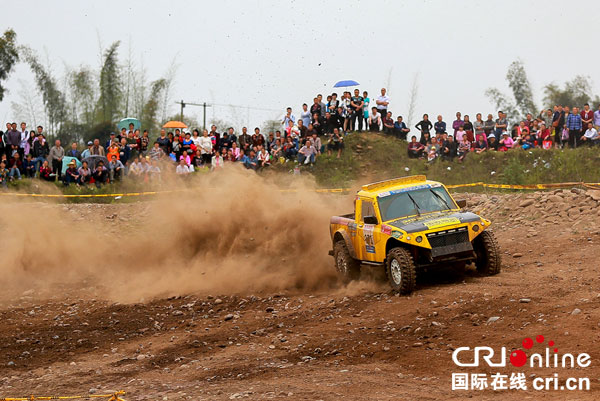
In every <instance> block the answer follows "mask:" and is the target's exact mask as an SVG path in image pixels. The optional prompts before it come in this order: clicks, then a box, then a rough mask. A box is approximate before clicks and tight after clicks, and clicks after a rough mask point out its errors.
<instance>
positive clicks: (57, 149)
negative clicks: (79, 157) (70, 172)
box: [48, 139, 65, 180]
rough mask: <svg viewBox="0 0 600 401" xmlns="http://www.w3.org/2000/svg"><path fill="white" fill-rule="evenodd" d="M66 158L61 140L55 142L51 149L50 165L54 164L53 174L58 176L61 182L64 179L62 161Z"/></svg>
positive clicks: (49, 155)
mask: <svg viewBox="0 0 600 401" xmlns="http://www.w3.org/2000/svg"><path fill="white" fill-rule="evenodd" d="M64 156H65V150H64V149H63V147H62V146H60V140H59V139H57V140H56V141H55V142H54V146H52V148H51V149H50V153H49V154H48V158H49V159H50V163H51V164H52V173H54V174H56V176H57V177H58V179H59V180H60V179H61V177H62V159H63V157H64Z"/></svg>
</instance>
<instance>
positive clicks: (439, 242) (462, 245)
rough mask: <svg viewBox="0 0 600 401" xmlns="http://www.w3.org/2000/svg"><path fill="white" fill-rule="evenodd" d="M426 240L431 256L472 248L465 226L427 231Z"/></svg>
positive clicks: (465, 250) (470, 249)
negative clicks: (432, 231)
mask: <svg viewBox="0 0 600 401" xmlns="http://www.w3.org/2000/svg"><path fill="white" fill-rule="evenodd" d="M427 240H429V244H431V248H432V249H431V255H432V256H433V257H437V256H444V255H448V254H452V253H461V252H467V251H472V250H473V246H472V245H471V242H470V241H469V233H468V231H467V227H459V228H453V229H451V230H444V231H437V232H434V233H429V234H427Z"/></svg>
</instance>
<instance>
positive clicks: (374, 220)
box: [363, 216, 379, 225]
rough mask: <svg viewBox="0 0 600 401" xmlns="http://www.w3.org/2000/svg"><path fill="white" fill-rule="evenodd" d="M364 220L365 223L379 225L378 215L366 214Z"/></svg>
mask: <svg viewBox="0 0 600 401" xmlns="http://www.w3.org/2000/svg"><path fill="white" fill-rule="evenodd" d="M363 221H364V222H365V224H373V225H377V224H378V223H379V221H377V217H376V216H365V217H363Z"/></svg>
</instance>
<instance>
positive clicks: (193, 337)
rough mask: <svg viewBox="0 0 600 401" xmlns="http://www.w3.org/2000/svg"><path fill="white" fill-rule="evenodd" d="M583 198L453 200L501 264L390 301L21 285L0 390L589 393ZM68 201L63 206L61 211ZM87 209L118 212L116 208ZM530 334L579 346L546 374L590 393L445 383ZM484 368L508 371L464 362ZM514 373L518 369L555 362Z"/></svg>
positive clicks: (359, 296)
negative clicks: (478, 349)
mask: <svg viewBox="0 0 600 401" xmlns="http://www.w3.org/2000/svg"><path fill="white" fill-rule="evenodd" d="M592 196H593V197H592ZM595 197H597V195H596V194H595V193H593V194H591V193H573V192H570V191H568V190H565V191H562V192H555V193H544V194H539V193H538V194H529V195H489V196H488V195H470V196H468V199H469V200H470V203H469V205H470V207H471V208H472V209H474V210H475V211H481V210H483V212H482V214H483V215H484V216H486V217H488V216H489V217H490V218H491V219H492V221H493V222H494V230H495V232H496V235H497V237H498V239H499V242H500V244H501V246H502V250H503V269H504V270H503V272H502V273H501V274H500V275H498V276H495V277H479V276H477V275H476V274H475V273H474V272H473V271H467V273H466V275H464V276H460V275H455V274H452V273H449V272H438V273H428V274H426V275H424V276H421V277H420V278H419V286H418V289H417V291H416V292H415V293H414V294H413V295H412V296H410V297H398V296H394V295H393V294H392V293H390V292H389V291H388V287H387V284H386V283H385V282H382V281H378V280H377V279H376V278H370V279H366V280H363V281H361V282H358V283H354V284H351V285H350V286H349V287H346V288H333V289H330V290H321V291H318V292H308V291H303V290H300V291H299V290H287V291H282V292H280V293H277V294H273V293H261V292H254V293H253V292H252V291H245V292H243V293H239V294H237V295H231V294H229V295H221V294H217V293H213V294H204V293H203V294H191V295H186V294H182V295H181V296H177V297H171V298H168V299H165V298H162V299H156V300H153V301H148V302H145V303H136V304H118V303H113V302H109V301H105V300H103V298H102V297H101V296H97V297H95V298H96V299H92V298H91V297H90V296H89V295H86V294H89V293H90V292H97V291H98V290H97V289H95V290H91V288H93V284H92V283H83V284H82V286H81V287H80V288H78V289H73V288H71V287H68V288H67V287H65V288H61V289H57V288H54V289H53V295H51V296H50V299H48V300H44V301H40V300H39V295H40V294H38V291H37V290H35V291H26V292H25V293H23V294H22V295H21V296H20V298H18V299H13V300H12V301H9V302H5V303H4V305H3V307H2V310H1V312H0V319H1V321H2V326H1V327H0V347H1V352H0V390H1V391H0V397H8V396H23V395H29V394H36V395H69V394H79V393H88V392H92V393H94V392H95V393H106V392H110V391H111V390H118V389H123V390H126V391H127V392H128V395H127V396H125V398H126V399H127V400H144V399H148V400H150V399H152V400H157V399H158V400H160V399H164V400H167V399H168V400H179V399H193V400H202V399H206V400H215V399H224V400H227V399H236V398H245V399H289V400H296V399H302V400H318V399H322V400H339V399H341V398H345V399H349V400H372V399H377V400H380V399H381V400H385V399H390V400H392V399H393V400H397V399H424V400H429V399H431V400H433V399H464V398H467V397H473V398H475V399H489V398H495V399H496V398H497V399H522V398H526V399H527V398H529V399H539V398H545V399H550V398H555V399H598V398H600V393H599V389H600V383H599V382H598V378H599V377H600V367H599V361H600V347H599V344H600V337H599V334H600V309H599V308H598V307H599V306H600V289H599V288H600V287H599V281H600V280H599V271H600V269H599V267H598V262H597V261H598V257H599V256H600V231H599V228H600V225H599V223H600V215H599V214H598V213H597V210H598V207H597V205H598V201H600V197H599V198H598V199H595ZM529 199H532V200H533V202H529ZM529 203H532V204H531V205H528V204H529ZM81 208H85V205H73V206H69V207H68V208H67V209H69V212H72V213H73V215H74V216H75V215H77V214H78V213H79V212H80V209H81ZM99 209H100V210H101V213H104V214H105V215H106V216H112V215H113V214H115V215H118V216H124V218H125V221H127V220H129V219H130V216H128V213H131V212H130V210H131V206H130V205H125V206H119V205H116V206H115V205H109V206H102V207H100V208H99ZM511 216H512V217H511ZM325 229H326V228H325ZM375 276H376V274H375ZM88 290H89V291H88ZM44 295H46V294H44ZM492 317H498V318H499V319H490V318H492ZM540 334H542V335H544V336H545V338H546V339H552V340H553V341H554V342H555V343H556V346H557V347H558V348H559V349H560V351H561V352H570V353H574V354H577V353H582V352H586V353H588V354H590V355H591V359H592V364H591V366H590V367H588V368H586V369H559V370H558V372H559V374H560V377H563V378H565V377H568V376H574V377H581V376H583V377H589V378H590V381H591V391H587V392H586V391H574V392H568V391H566V390H565V391H532V390H529V391H527V392H524V391H518V390H505V391H498V392H493V391H492V390H485V391H483V392H478V391H454V392H453V391H451V374H452V372H463V371H466V372H475V370H473V369H475V368H471V369H469V368H459V367H455V366H454V364H453V363H452V359H451V355H452V351H453V350H454V349H455V348H457V347H460V346H470V347H474V346H476V345H488V346H492V347H494V348H499V347H502V346H505V347H507V348H508V349H509V350H510V349H513V348H516V347H519V346H520V344H521V341H522V340H523V339H524V338H525V337H531V338H535V336H537V335H540ZM497 371H500V372H510V368H509V367H506V368H494V369H492V368H481V369H480V370H477V371H476V372H477V373H488V375H489V374H491V373H495V372H497ZM523 371H524V372H526V374H527V377H528V379H532V378H533V376H531V375H540V376H551V374H552V373H553V372H554V371H556V370H553V369H545V368H544V369H539V368H536V369H532V368H527V369H524V370H523ZM528 384H531V382H529V383H528Z"/></svg>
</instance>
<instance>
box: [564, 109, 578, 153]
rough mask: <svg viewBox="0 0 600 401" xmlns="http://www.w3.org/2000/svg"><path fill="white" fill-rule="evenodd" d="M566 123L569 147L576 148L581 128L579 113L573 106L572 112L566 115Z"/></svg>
mask: <svg viewBox="0 0 600 401" xmlns="http://www.w3.org/2000/svg"><path fill="white" fill-rule="evenodd" d="M566 125H567V131H568V132H569V147H570V148H576V147H577V145H578V143H579V141H580V140H581V128H582V123H581V115H580V114H579V109H578V108H577V107H573V113H571V114H569V115H568V116H567V121H566Z"/></svg>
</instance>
